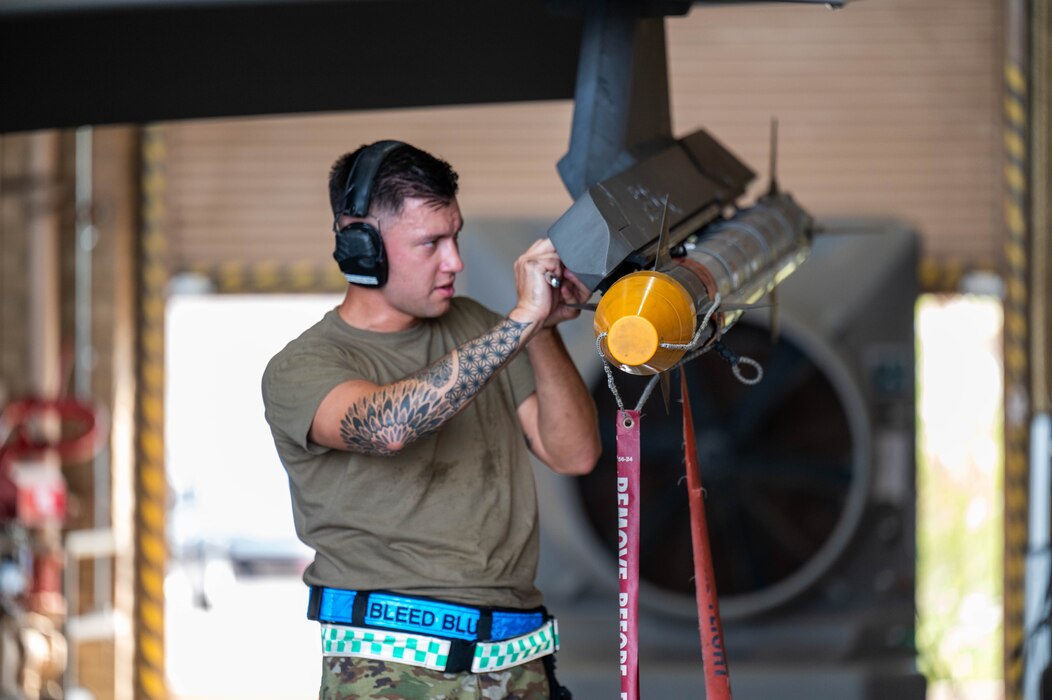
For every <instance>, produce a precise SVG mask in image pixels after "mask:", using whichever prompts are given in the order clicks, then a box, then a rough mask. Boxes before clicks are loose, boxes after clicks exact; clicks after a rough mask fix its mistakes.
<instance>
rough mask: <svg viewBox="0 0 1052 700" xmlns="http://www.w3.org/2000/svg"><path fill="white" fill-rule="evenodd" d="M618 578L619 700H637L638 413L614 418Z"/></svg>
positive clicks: (626, 413) (620, 414)
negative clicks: (619, 633) (615, 421)
mask: <svg viewBox="0 0 1052 700" xmlns="http://www.w3.org/2000/svg"><path fill="white" fill-rule="evenodd" d="M617 578H618V582H619V583H620V590H619V592H618V596H617V605H618V611H617V612H618V629H619V630H620V632H621V636H620V641H621V653H620V662H621V663H620V667H621V700H639V657H638V654H637V652H638V650H639V635H638V630H639V626H638V621H639V411H619V412H618V414H617Z"/></svg>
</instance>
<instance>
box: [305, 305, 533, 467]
mask: <svg viewBox="0 0 1052 700" xmlns="http://www.w3.org/2000/svg"><path fill="white" fill-rule="evenodd" d="M533 325H535V324H532V323H530V322H523V321H514V320H512V319H511V318H506V319H504V320H503V321H501V322H500V323H499V324H497V325H496V326H495V327H494V328H492V329H491V330H489V331H488V332H486V333H485V334H483V335H481V336H479V337H478V338H476V339H474V340H471V341H469V342H467V343H465V344H463V345H461V346H459V347H457V348H454V349H453V351H452V352H450V353H449V354H448V355H445V356H443V357H441V358H439V359H438V360H437V361H435V362H433V363H432V364H430V365H428V366H427V367H425V368H424V369H422V370H421V371H419V372H417V373H416V374H413V375H410V376H408V377H406V378H405V379H402V380H400V381H397V382H393V383H391V384H386V385H384V386H377V385H376V384H373V383H371V382H367V381H361V380H355V381H349V382H345V383H343V384H341V385H339V386H337V387H336V388H335V389H333V390H332V391H331V392H330V393H329V395H328V396H326V397H325V399H324V400H323V401H322V404H321V406H320V407H319V408H318V412H317V414H316V415H315V417H314V422H313V424H312V425H311V436H310V437H311V440H312V441H313V442H316V443H318V444H319V445H325V446H326V447H332V448H335V449H341V450H349V451H351V452H362V453H365V454H373V455H393V454H396V453H397V452H398V451H399V450H401V449H402V448H403V447H405V446H406V445H408V444H409V443H411V442H413V441H415V440H418V439H420V438H422V437H424V436H426V435H428V434H430V433H432V432H434V431H436V430H438V429H439V428H440V427H442V425H444V424H445V423H446V421H448V420H449V419H450V418H452V417H453V416H455V415H456V414H457V413H459V412H460V409H461V408H463V407H464V405H465V404H467V403H468V402H469V401H471V399H473V398H475V396H476V395H478V393H479V392H480V391H482V389H483V388H484V387H485V386H486V384H487V383H488V382H489V380H490V379H491V378H492V377H493V375H494V374H496V373H497V371H498V370H500V369H501V368H502V367H503V366H504V365H506V364H507V363H508V361H509V360H511V358H512V357H514V356H515V354H516V353H517V352H518V351H519V349H520V348H521V347H522V345H523V344H524V343H525V341H526V340H527V338H528V334H527V331H528V330H529V329H530V327H531V326H533Z"/></svg>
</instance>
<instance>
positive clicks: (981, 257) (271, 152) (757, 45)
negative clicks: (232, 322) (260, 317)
mask: <svg viewBox="0 0 1052 700" xmlns="http://www.w3.org/2000/svg"><path fill="white" fill-rule="evenodd" d="M667 27H668V35H669V65H670V82H671V90H672V107H673V125H674V130H675V132H676V133H677V134H684V133H687V132H689V131H692V130H693V129H695V128H697V127H699V126H703V127H705V128H706V129H708V130H709V131H710V132H712V133H713V134H714V135H715V136H716V137H717V138H719V139H720V140H721V141H723V142H724V143H726V144H727V145H728V146H729V147H731V149H732V150H734V151H735V152H737V153H738V154H739V155H740V156H741V157H743V158H744V159H745V160H746V162H748V163H749V164H750V165H752V166H753V168H754V169H755V170H757V171H758V172H761V173H764V174H765V173H766V169H767V157H768V153H767V151H768V147H767V145H768V123H769V120H770V118H771V117H772V116H777V117H778V119H779V121H780V134H781V149H780V159H779V160H780V167H779V170H780V173H779V175H780V178H779V179H780V181H781V183H782V185H783V186H784V187H785V188H786V189H789V190H791V191H793V192H794V193H795V194H796V195H797V197H798V199H799V200H800V201H801V202H802V203H803V204H804V205H805V206H807V207H808V208H809V209H811V210H812V211H814V212H816V213H817V214H818V215H819V216H834V215H835V216H841V215H873V214H880V215H893V216H898V217H902V218H905V219H906V220H908V221H910V222H913V223H915V224H917V225H919V227H920V229H921V230H922V231H923V234H924V236H925V252H926V254H927V255H928V256H935V257H939V258H953V259H959V260H962V261H965V262H970V263H978V264H990V263H992V262H993V261H994V260H995V259H996V258H997V256H998V250H999V244H998V241H999V231H1000V200H1001V184H1000V183H1001V176H1000V167H1001V166H1000V162H1001V161H1000V151H999V148H1000V147H999V134H1000V121H999V120H1000V116H999V115H1000V106H999V105H1000V94H1001V93H1000V65H1001V46H1000V44H1001V34H1002V31H1001V27H1002V16H1001V4H1000V3H998V2H996V1H995V0H928V1H926V2H916V0H869V1H868V2H858V3H855V4H851V5H849V6H848V8H847V9H845V10H842V11H837V12H832V11H829V10H826V9H824V8H821V7H810V6H806V7H805V6H794V5H777V6H771V5H762V4H761V5H751V6H749V5H747V6H729V7H718V8H711V7H698V8H696V9H694V11H693V12H692V13H691V14H690V15H689V16H688V17H685V18H670V19H669V20H668V21H667ZM480 60H485V57H480ZM276 89H280V88H276ZM571 114H572V106H571V105H570V104H569V103H566V102H559V103H534V104H516V105H494V106H481V107H464V108H444V109H428V110H407V111H399V112H374V113H357V114H347V115H324V116H307V117H286V118H268V119H239V120H219V121H209V122H193V123H180V124H171V125H169V127H168V129H167V132H168V133H167V138H168V143H169V155H170V161H169V171H168V172H169V176H170V180H169V187H170V190H169V197H170V201H169V207H168V211H169V215H170V217H171V220H170V222H169V230H170V231H171V234H172V248H171V250H172V253H173V257H174V259H173V265H174V267H175V268H177V269H178V268H180V267H189V266H191V265H193V264H202V263H214V262H217V261H221V260H238V261H246V262H250V261H259V260H278V261H290V260H313V261H317V262H319V263H324V262H325V261H327V260H328V259H329V258H328V256H329V254H330V251H331V240H330V239H331V233H330V226H331V221H330V217H329V215H328V214H327V209H328V205H327V195H326V174H327V170H328V167H329V165H330V164H331V162H332V161H333V160H334V159H335V158H336V156H338V155H339V154H340V153H342V152H344V151H346V150H350V149H352V148H354V147H356V146H358V145H359V144H361V143H364V142H368V141H372V140H375V139H379V138H400V139H403V140H407V141H411V142H413V143H415V144H417V145H420V146H422V147H424V148H426V149H428V150H431V151H433V152H435V153H437V154H439V155H441V156H443V157H445V158H447V159H448V160H449V161H450V162H452V163H453V165H454V166H455V167H456V168H457V170H458V171H459V172H460V174H461V184H462V194H461V204H462V208H463V209H464V212H465V215H466V216H467V217H469V218H470V217H476V218H482V217H486V218H492V217H512V218H534V219H536V218H540V219H554V218H556V217H557V216H558V215H559V214H561V213H562V212H563V211H564V210H565V209H566V207H567V206H569V204H570V200H569V197H568V195H567V194H566V192H565V190H564V189H563V188H562V185H561V182H560V181H559V179H558V176H557V174H556V172H555V163H556V161H557V160H558V159H559V158H560V157H561V156H562V154H563V153H564V152H565V150H566V146H567V143H568V139H569V132H570V118H571ZM762 184H763V183H758V184H757V186H760V185H762Z"/></svg>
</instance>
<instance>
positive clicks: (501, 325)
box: [263, 141, 600, 700]
mask: <svg viewBox="0 0 1052 700" xmlns="http://www.w3.org/2000/svg"><path fill="white" fill-rule="evenodd" d="M329 189H330V200H331V203H332V209H333V215H334V217H335V221H334V229H335V230H336V233H337V251H336V253H335V257H336V258H337V260H338V261H339V262H340V267H341V269H342V270H343V271H344V274H345V276H346V277H347V279H348V280H349V281H351V282H352V284H350V285H348V288H347V293H346V295H345V296H344V299H343V302H342V303H341V304H340V305H339V306H338V307H337V308H336V309H334V310H332V311H330V312H329V313H328V314H326V316H325V317H324V318H323V319H322V320H321V321H320V322H319V323H318V324H316V325H315V326H313V327H312V328H310V329H309V330H307V331H306V332H305V333H304V334H303V335H301V336H300V337H299V338H297V339H296V340H294V341H292V342H291V343H290V344H289V345H288V346H287V347H286V348H285V349H284V350H282V351H281V352H280V353H278V355H276V356H275V357H274V358H273V359H272V360H271V362H270V364H269V365H268V367H267V369H266V372H265V373H264V377H263V395H264V404H265V407H266V416H267V421H268V422H269V423H270V426H271V430H272V433H273V435H274V441H275V445H276V446H277V450H278V453H279V455H280V456H281V460H282V463H283V464H284V465H285V468H286V470H287V472H288V475H289V484H290V489H291V492H292V503H293V513H294V518H295V523H296V529H297V532H298V534H299V536H300V538H301V539H302V540H303V541H304V542H306V543H307V544H308V545H310V546H311V547H312V548H313V549H314V550H315V553H316V554H315V559H314V562H313V563H312V564H311V565H310V566H309V567H308V568H307V570H306V572H305V574H304V580H305V582H306V583H307V584H309V585H310V586H311V598H310V605H309V610H308V616H309V617H311V618H312V619H318V620H320V621H321V622H322V636H323V645H322V646H323V654H324V663H323V674H322V687H321V697H322V698H323V699H325V700H333V699H336V698H351V697H353V698H372V697H385V698H391V697H394V698H400V697H405V698H429V697H445V698H454V697H455V698H487V699H489V698H504V697H507V698H518V699H522V700H526V699H527V698H530V699H533V698H548V697H568V693H567V694H565V695H563V693H564V691H562V690H561V689H560V688H559V686H558V683H557V682H556V681H555V676H554V672H553V669H554V663H553V656H552V652H553V650H554V635H555V634H556V628H555V626H554V621H553V620H551V619H550V618H549V616H548V615H547V613H546V612H545V611H544V609H543V608H542V607H540V605H541V603H542V598H541V594H540V592H539V591H538V590H537V589H536V588H535V587H534V575H535V571H536V565H537V558H538V547H539V543H538V530H537V504H536V493H535V489H534V483H533V475H532V471H531V467H530V463H529V458H528V455H527V448H528V449H529V450H530V451H532V452H533V454H534V455H536V456H537V457H538V458H539V459H540V460H541V461H542V462H544V463H545V464H547V465H548V466H549V467H550V468H552V469H553V470H555V471H556V472H559V473H561V474H567V475H576V474H585V473H587V472H589V471H590V470H591V469H592V467H593V466H594V464H595V462H596V460H597V459H598V456H599V452H600V446H599V436H598V432H597V429H596V415H595V407H594V405H593V403H592V400H591V397H590V395H589V393H588V390H587V388H586V387H585V385H584V382H583V381H582V380H581V377H580V375H579V374H578V373H577V371H576V369H575V367H574V366H573V364H572V363H571V361H570V358H569V356H568V355H567V353H566V349H565V348H564V346H563V344H562V341H561V340H560V338H559V335H558V333H557V331H556V329H555V326H556V325H557V324H558V323H560V322H561V321H564V320H567V319H570V318H574V317H576V316H577V314H578V313H579V312H578V311H577V310H575V309H572V308H570V307H569V306H567V304H569V303H579V302H582V301H584V300H585V299H586V298H587V296H588V291H587V289H585V288H584V287H583V286H582V285H581V284H580V283H579V282H578V281H577V280H576V279H575V278H574V277H573V275H572V274H570V273H569V272H567V271H565V270H563V268H562V265H561V263H560V261H559V258H558V256H557V254H556V252H555V249H554V247H553V246H552V244H551V242H550V241H548V240H542V241H538V242H536V243H535V244H534V245H532V246H531V247H530V248H529V249H528V250H527V251H526V252H525V253H524V254H523V255H522V256H521V257H520V258H519V259H518V260H517V261H516V262H515V266H514V274H515V284H516V289H517V292H518V302H517V304H516V306H515V308H514V309H512V310H511V312H510V313H509V314H508V315H507V316H506V317H503V318H502V317H500V316H498V315H497V314H495V313H493V312H492V311H489V310H488V309H485V308H484V307H482V306H481V305H479V304H478V303H476V302H474V301H471V300H469V299H466V298H463V297H456V296H455V281H456V275H457V273H458V272H460V271H461V270H462V269H463V267H464V265H463V262H462V261H461V258H460V253H459V249H458V242H457V237H458V234H459V232H460V229H461V226H462V219H461V215H460V209H459V206H458V204H457V200H456V192H457V175H456V173H455V172H454V171H453V170H452V168H450V166H449V165H448V164H447V163H445V162H444V161H442V160H440V159H438V158H435V157H434V156H432V155H430V154H428V153H426V152H424V151H421V150H419V149H417V148H414V147H412V146H409V145H406V144H402V143H400V142H391V141H386V142H378V143H376V144H373V145H371V146H368V147H362V148H360V149H358V151H355V152H354V153H350V154H347V155H345V156H343V157H342V158H340V159H339V160H338V161H337V162H336V164H335V165H334V166H333V168H332V172H331V174H330V180H329ZM553 280H555V281H556V282H555V283H553V282H552V281H553ZM560 282H561V284H559V283H560ZM556 284H559V286H558V287H557V286H556ZM502 642H503V645H502ZM509 644H514V650H511V649H510V648H509V646H508V645H509Z"/></svg>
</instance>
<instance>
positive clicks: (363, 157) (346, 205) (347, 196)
mask: <svg viewBox="0 0 1052 700" xmlns="http://www.w3.org/2000/svg"><path fill="white" fill-rule="evenodd" d="M403 146H405V144H404V143H402V142H401V141H377V142H376V143H374V144H372V145H371V146H366V148H365V150H363V151H362V152H361V153H359V154H358V157H357V158H355V160H354V165H352V166H351V171H350V172H349V173H347V184H346V185H345V186H344V188H343V212H342V213H344V214H347V215H348V216H354V217H357V218H365V217H366V216H368V215H369V199H370V197H371V196H372V191H373V181H374V180H375V179H376V173H377V171H379V170H380V166H381V165H382V164H383V162H384V159H386V158H387V156H388V155H390V154H391V152H393V151H396V150H398V149H399V148H401V147H403Z"/></svg>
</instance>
